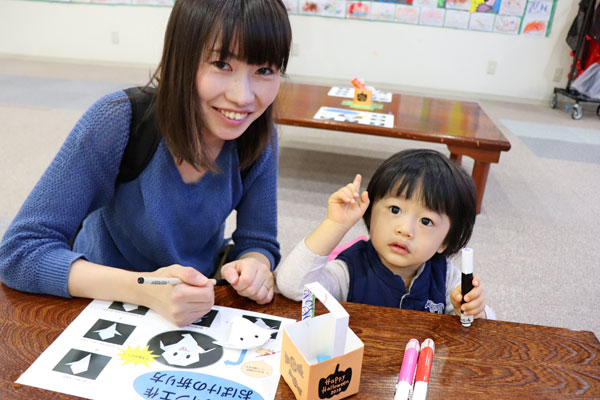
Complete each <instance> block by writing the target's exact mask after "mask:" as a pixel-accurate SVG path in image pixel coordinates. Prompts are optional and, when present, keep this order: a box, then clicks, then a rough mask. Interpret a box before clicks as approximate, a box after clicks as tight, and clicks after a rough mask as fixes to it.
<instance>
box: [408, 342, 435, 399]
mask: <svg viewBox="0 0 600 400" xmlns="http://www.w3.org/2000/svg"><path fill="white" fill-rule="evenodd" d="M434 350H435V344H434V343H433V340H431V339H425V340H424V341H423V344H422V345H421V352H420V353H419V364H418V365H417V372H416V374H415V388H414V390H413V394H412V400H425V398H427V384H428V383H429V375H430V374H431V366H432V365H433V352H434Z"/></svg>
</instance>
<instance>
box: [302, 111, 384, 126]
mask: <svg viewBox="0 0 600 400" xmlns="http://www.w3.org/2000/svg"><path fill="white" fill-rule="evenodd" d="M313 118H314V119H324V120H327V119H329V120H334V121H339V122H351V123H355V124H362V125H371V126H381V127H384V128H393V127H394V115H393V114H382V113H372V112H367V111H356V110H348V109H344V108H333V107H321V108H319V111H317V113H316V114H315V115H314V117H313Z"/></svg>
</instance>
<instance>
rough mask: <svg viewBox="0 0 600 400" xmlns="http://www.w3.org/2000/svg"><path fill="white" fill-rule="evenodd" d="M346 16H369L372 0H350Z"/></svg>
mask: <svg viewBox="0 0 600 400" xmlns="http://www.w3.org/2000/svg"><path fill="white" fill-rule="evenodd" d="M347 4H348V7H347V9H346V16H347V17H348V18H353V19H367V18H369V11H370V4H371V2H370V1H368V2H367V1H348V2H347Z"/></svg>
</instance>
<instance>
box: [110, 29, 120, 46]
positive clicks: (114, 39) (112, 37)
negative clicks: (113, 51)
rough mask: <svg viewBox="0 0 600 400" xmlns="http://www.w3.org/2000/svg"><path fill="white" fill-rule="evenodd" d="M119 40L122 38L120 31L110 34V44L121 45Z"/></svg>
mask: <svg viewBox="0 0 600 400" xmlns="http://www.w3.org/2000/svg"><path fill="white" fill-rule="evenodd" d="M119 40H120V38H119V32H118V31H116V32H111V33H110V42H111V43H112V44H119Z"/></svg>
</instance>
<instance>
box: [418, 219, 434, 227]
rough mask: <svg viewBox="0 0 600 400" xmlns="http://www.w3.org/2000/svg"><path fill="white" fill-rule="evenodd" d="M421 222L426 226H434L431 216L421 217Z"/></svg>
mask: <svg viewBox="0 0 600 400" xmlns="http://www.w3.org/2000/svg"><path fill="white" fill-rule="evenodd" d="M421 223H422V224H423V225H425V226H433V221H432V220H430V219H429V218H421Z"/></svg>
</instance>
